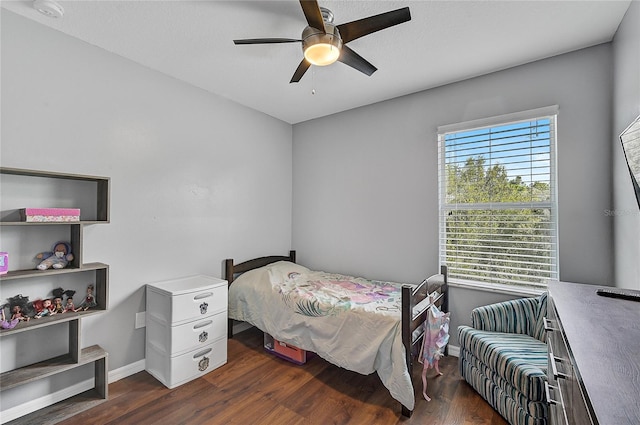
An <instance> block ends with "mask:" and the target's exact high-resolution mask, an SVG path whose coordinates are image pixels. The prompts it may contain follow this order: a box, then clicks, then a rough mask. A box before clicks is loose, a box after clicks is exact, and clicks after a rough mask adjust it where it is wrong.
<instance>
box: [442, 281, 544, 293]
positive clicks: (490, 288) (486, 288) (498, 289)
mask: <svg viewBox="0 0 640 425" xmlns="http://www.w3.org/2000/svg"><path fill="white" fill-rule="evenodd" d="M447 283H448V285H449V286H450V287H452V288H462V289H471V290H475V291H483V292H492V293H495V294H503V295H517V296H525V297H537V296H538V295H540V294H542V293H543V292H545V289H543V288H529V287H524V286H508V287H507V286H505V285H495V284H491V283H482V282H472V281H469V280H459V279H449V280H448V281H447Z"/></svg>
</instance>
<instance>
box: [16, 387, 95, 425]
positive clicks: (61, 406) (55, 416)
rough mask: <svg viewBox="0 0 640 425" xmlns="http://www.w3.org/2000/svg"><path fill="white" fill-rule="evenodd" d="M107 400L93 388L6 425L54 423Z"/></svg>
mask: <svg viewBox="0 0 640 425" xmlns="http://www.w3.org/2000/svg"><path fill="white" fill-rule="evenodd" d="M106 401H107V400H105V399H104V398H103V397H102V396H101V395H100V394H99V393H98V392H97V391H96V390H95V389H91V390H88V391H85V392H83V393H80V394H78V395H76V396H73V397H71V398H68V399H66V400H63V401H61V402H59V403H56V404H52V405H51V406H47V407H45V408H44V409H40V410H38V411H36V412H33V413H31V414H29V415H26V416H22V417H21V418H18V419H15V420H13V421H11V422H7V423H6V425H35V424H38V425H53V424H57V423H59V422H60V421H63V420H65V419H67V418H70V417H73V416H75V415H77V414H78V413H80V412H83V411H85V410H88V409H91V408H93V407H95V406H97V405H99V404H102V403H104V402H106ZM87 423H97V422H87Z"/></svg>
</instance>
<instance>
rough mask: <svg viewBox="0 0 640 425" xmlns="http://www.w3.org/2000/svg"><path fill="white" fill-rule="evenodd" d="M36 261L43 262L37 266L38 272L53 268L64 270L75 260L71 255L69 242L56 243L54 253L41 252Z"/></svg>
mask: <svg viewBox="0 0 640 425" xmlns="http://www.w3.org/2000/svg"><path fill="white" fill-rule="evenodd" d="M36 259H38V260H42V261H41V262H40V264H38V265H37V266H36V268H37V269H38V270H46V269H48V268H51V267H53V268H54V269H63V268H65V267H67V264H69V261H72V260H73V254H72V253H71V244H70V243H69V242H62V241H60V242H56V243H55V244H54V245H53V251H49V252H41V253H40V254H38V255H36Z"/></svg>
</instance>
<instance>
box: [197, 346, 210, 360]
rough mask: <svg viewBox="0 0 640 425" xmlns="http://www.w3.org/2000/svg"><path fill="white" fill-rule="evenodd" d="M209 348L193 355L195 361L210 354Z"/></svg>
mask: <svg viewBox="0 0 640 425" xmlns="http://www.w3.org/2000/svg"><path fill="white" fill-rule="evenodd" d="M211 350H212V349H211V348H207V349H206V350H202V351H200V352H198V353H196V354H194V355H193V358H194V359H197V358H198V357H201V356H204V355H205V354H208V353H209V352H211Z"/></svg>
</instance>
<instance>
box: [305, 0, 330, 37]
mask: <svg viewBox="0 0 640 425" xmlns="http://www.w3.org/2000/svg"><path fill="white" fill-rule="evenodd" d="M300 6H302V13H304V17H305V18H307V23H308V24H309V26H310V27H312V28H315V29H318V30H322V31H324V32H325V33H326V32H327V30H326V29H325V27H324V19H322V12H320V6H318V2H317V1H315V0H300Z"/></svg>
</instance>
